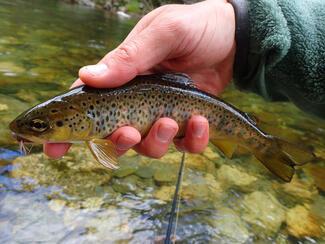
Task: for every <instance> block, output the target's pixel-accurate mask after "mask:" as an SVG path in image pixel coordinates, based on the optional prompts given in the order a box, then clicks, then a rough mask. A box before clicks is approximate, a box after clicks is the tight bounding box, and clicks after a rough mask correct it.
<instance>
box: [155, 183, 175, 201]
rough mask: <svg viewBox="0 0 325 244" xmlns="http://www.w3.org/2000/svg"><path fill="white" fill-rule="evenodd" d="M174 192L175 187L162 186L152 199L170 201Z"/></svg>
mask: <svg viewBox="0 0 325 244" xmlns="http://www.w3.org/2000/svg"><path fill="white" fill-rule="evenodd" d="M174 192H175V186H162V187H160V188H159V189H158V190H157V191H156V192H155V193H154V197H155V198H158V199H159V200H162V201H166V202H167V201H171V200H172V199H173V195H174Z"/></svg>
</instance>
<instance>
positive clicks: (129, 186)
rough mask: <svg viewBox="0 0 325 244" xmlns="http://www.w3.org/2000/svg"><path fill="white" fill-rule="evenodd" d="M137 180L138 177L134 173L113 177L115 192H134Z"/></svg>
mask: <svg viewBox="0 0 325 244" xmlns="http://www.w3.org/2000/svg"><path fill="white" fill-rule="evenodd" d="M138 180H139V177H137V176H135V175H129V176H127V177H124V178H115V179H113V185H112V187H113V189H114V191H116V192H119V193H121V194H126V193H135V192H136V190H137V181H138Z"/></svg>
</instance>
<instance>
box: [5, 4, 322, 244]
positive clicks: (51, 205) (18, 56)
mask: <svg viewBox="0 0 325 244" xmlns="http://www.w3.org/2000/svg"><path fill="white" fill-rule="evenodd" d="M134 23H135V21H134V20H119V19H117V18H116V17H114V16H111V15H109V14H107V13H105V12H103V11H100V10H95V9H89V8H86V7H82V6H77V5H68V4H65V3H62V2H59V1H52V0H48V1H40V0H33V1H22V0H14V1H9V0H1V1H0V243H35V242H43V243H111V242H114V243H129V242H130V243H138V242H144V243H153V242H159V241H161V240H162V236H163V235H164V234H165V231H166V227H167V220H168V216H169V210H170V206H171V199H172V194H173V191H174V189H175V181H176V174H177V168H178V166H179V162H180V157H181V155H180V153H178V152H176V151H175V150H174V149H173V148H172V149H171V150H170V153H169V154H167V155H166V156H165V157H163V158H162V159H159V160H153V159H148V158H145V157H141V156H139V155H137V154H135V153H134V152H132V151H131V152H129V153H128V154H127V155H126V156H124V157H122V158H121V160H120V161H121V168H120V169H119V170H117V171H115V172H110V171H107V170H105V169H103V168H101V166H99V165H98V164H96V163H95V162H94V160H93V159H92V157H91V156H90V155H89V152H87V151H86V150H85V147H82V146H74V147H73V149H72V150H71V151H70V153H69V154H68V155H67V156H65V157H64V158H63V159H60V160H49V159H48V158H46V157H45V156H44V155H43V154H42V153H41V147H37V146H36V147H34V148H33V149H32V153H31V154H30V155H29V156H25V157H24V156H22V155H20V153H19V152H18V145H17V144H15V142H14V141H13V139H12V138H11V136H10V133H9V131H8V129H7V126H8V123H9V122H10V121H11V120H12V119H13V118H14V117H16V116H17V115H18V114H19V113H20V112H22V111H23V110H25V109H27V108H28V107H30V106H32V105H34V104H37V103H38V102H41V101H44V100H46V99H48V98H49V97H51V96H53V95H55V94H57V93H59V92H62V91H65V90H66V89H67V88H68V87H69V85H70V84H71V82H72V81H74V79H75V78H76V75H77V71H78V69H79V68H80V67H81V66H83V65H86V64H92V63H95V62H96V61H97V60H98V59H99V58H100V57H102V56H103V55H104V54H105V53H106V52H107V51H109V50H111V49H112V48H114V47H115V46H116V45H117V44H118V43H119V42H120V41H121V40H123V38H124V37H125V36H126V34H127V33H128V31H129V30H130V29H131V28H132V26H133V25H134ZM222 97H223V98H224V99H225V100H227V101H229V102H231V103H233V104H234V105H236V106H238V107H239V108H241V109H242V110H244V111H246V112H249V113H252V114H254V115H255V116H256V117H258V118H259V122H258V123H259V124H260V126H261V127H262V128H263V129H264V130H265V131H267V132H269V133H271V134H273V135H277V136H279V137H282V138H284V139H287V140H289V141H292V142H294V143H298V144H304V145H308V146H310V147H313V148H314V151H315V153H316V155H317V156H318V159H317V160H316V161H315V162H313V163H310V164H307V165H305V166H303V167H301V168H299V169H298V170H297V174H296V176H295V177H294V179H293V181H292V183H290V184H284V183H282V182H280V181H278V180H277V179H275V178H274V177H273V176H272V175H271V174H270V173H269V172H268V171H267V170H265V168H264V167H263V166H262V165H261V164H260V163H258V162H257V161H256V160H255V159H254V158H253V157H252V156H251V155H246V154H245V153H244V152H238V153H237V154H236V155H235V157H234V158H233V159H232V160H229V159H226V158H224V157H223V156H222V155H221V154H220V153H219V152H218V151H217V150H216V149H215V148H213V147H212V146H211V147H209V148H208V149H207V150H206V151H205V152H204V153H203V154H201V155H187V157H186V169H185V176H184V182H183V187H182V198H181V199H182V200H181V204H180V214H179V217H180V219H179V223H178V228H177V232H176V239H177V241H178V242H181V243H187V242H189V243H207V242H210V243H324V242H325V234H324V231H325V225H324V218H325V194H324V193H325V179H324V178H325V148H324V146H325V122H324V120H320V119H317V118H315V117H313V116H311V115H308V114H305V113H303V112H301V111H299V110H298V109H297V108H296V107H295V106H294V105H292V104H290V103H270V102H267V101H265V100H263V99H262V98H260V97H258V96H257V95H254V94H245V93H241V92H239V91H237V90H235V89H234V88H229V89H228V90H227V91H226V92H225V93H224V94H223V95H222Z"/></svg>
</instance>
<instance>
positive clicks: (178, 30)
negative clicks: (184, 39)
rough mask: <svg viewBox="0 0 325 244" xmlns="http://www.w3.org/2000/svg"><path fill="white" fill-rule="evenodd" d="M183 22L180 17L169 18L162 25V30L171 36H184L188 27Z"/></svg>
mask: <svg viewBox="0 0 325 244" xmlns="http://www.w3.org/2000/svg"><path fill="white" fill-rule="evenodd" d="M187 26H188V25H187V23H185V20H184V19H183V18H180V17H171V18H170V19H168V20H167V21H166V22H165V24H164V27H165V28H164V29H165V31H167V32H170V33H172V34H173V35H175V36H177V37H179V36H184V35H185V34H186V33H187V30H188V27H187Z"/></svg>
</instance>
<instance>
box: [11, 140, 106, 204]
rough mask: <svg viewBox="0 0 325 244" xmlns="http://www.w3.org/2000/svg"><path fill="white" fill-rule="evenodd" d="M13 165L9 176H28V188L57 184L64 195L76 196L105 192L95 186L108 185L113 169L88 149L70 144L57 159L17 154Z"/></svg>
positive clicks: (38, 154)
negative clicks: (102, 163)
mask: <svg viewBox="0 0 325 244" xmlns="http://www.w3.org/2000/svg"><path fill="white" fill-rule="evenodd" d="M13 164H14V165H15V166H17V168H16V169H15V170H14V171H12V172H11V176H12V177H14V178H23V179H31V180H29V181H26V184H30V186H29V187H30V189H32V188H35V187H38V186H39V185H41V186H57V187H59V188H60V189H62V191H63V192H64V193H65V194H68V195H71V196H74V197H77V198H79V199H84V198H86V197H101V196H103V195H104V194H105V192H100V191H97V190H96V189H97V187H98V186H105V185H107V184H108V183H109V182H110V180H111V178H112V171H111V170H108V169H106V168H104V167H103V166H102V165H100V164H99V163H97V162H96V161H95V159H94V158H93V156H92V155H91V153H90V152H89V150H87V149H86V148H85V147H82V146H73V147H72V148H71V149H70V150H69V153H68V154H67V155H66V156H64V157H62V158H61V159H58V160H53V159H49V158H48V157H47V156H45V155H44V154H43V153H36V154H31V155H28V156H23V157H18V158H16V159H15V160H14V161H13ZM54 197H55V196H54Z"/></svg>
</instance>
